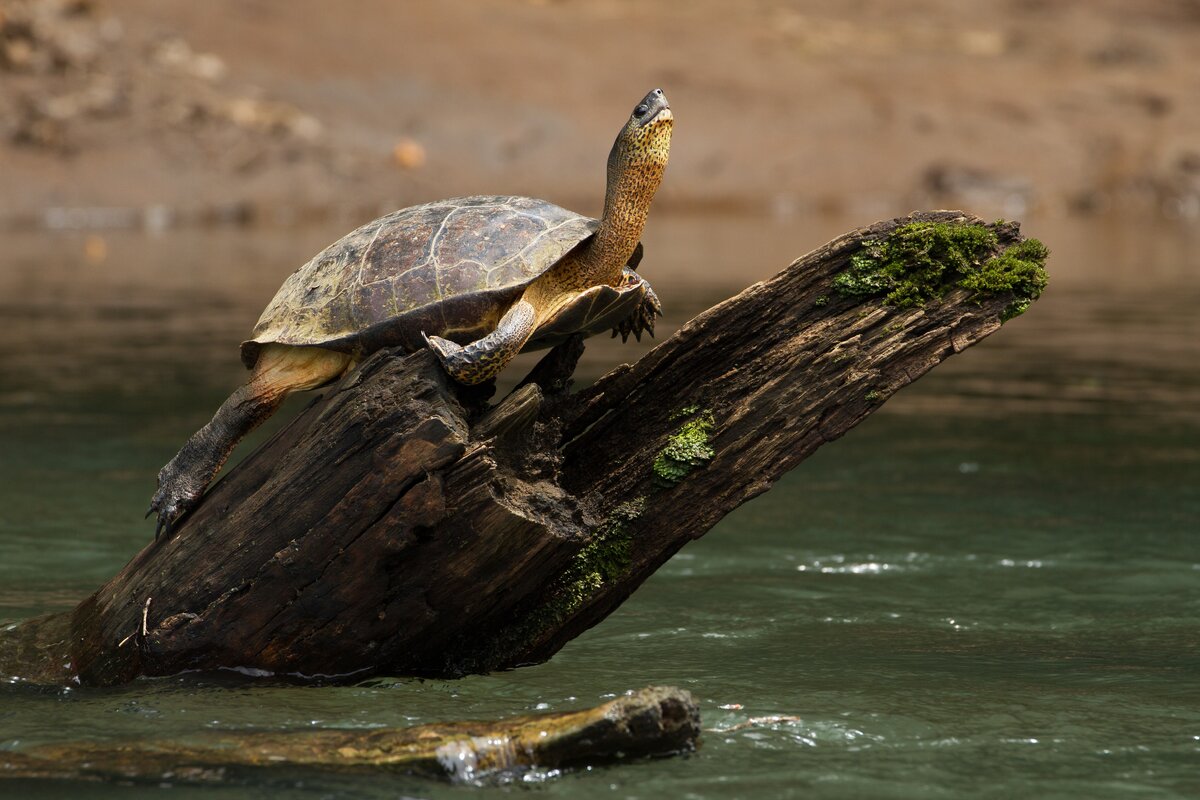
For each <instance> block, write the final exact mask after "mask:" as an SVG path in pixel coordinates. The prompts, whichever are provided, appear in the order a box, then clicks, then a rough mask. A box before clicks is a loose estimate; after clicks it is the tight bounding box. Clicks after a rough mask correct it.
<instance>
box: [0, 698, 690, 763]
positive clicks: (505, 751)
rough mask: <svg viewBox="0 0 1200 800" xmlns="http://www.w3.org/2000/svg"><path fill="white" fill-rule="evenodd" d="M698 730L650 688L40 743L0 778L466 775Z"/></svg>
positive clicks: (616, 752)
mask: <svg viewBox="0 0 1200 800" xmlns="http://www.w3.org/2000/svg"><path fill="white" fill-rule="evenodd" d="M699 735H700V712H699V709H698V708H697V706H696V703H695V701H693V700H692V697H691V695H690V694H688V693H687V692H685V691H683V690H682V689H675V688H671V687H652V688H648V689H642V690H640V691H637V692H633V693H631V694H629V695H626V696H624V697H619V698H617V699H616V700H612V701H610V702H608V703H605V704H603V705H601V706H597V707H596V708H589V709H585V710H583V711H566V712H560V713H552V714H537V715H532V716H524V717H514V718H512V719H506V720H501V721H499V722H448V723H435V724H430V725H416V726H413V727H409V728H375V729H371V730H362V729H354V730H321V731H312V730H305V731H282V732H277V733H245V732H226V733H221V734H215V733H214V734H208V735H199V736H193V737H191V738H190V739H188V741H187V742H171V741H166V742H164V741H128V742H73V743H69V744H54V745H42V746H38V747H29V748H26V749H24V750H21V751H17V752H5V753H0V779H4V778H9V779H30V778H37V779H60V780H61V779H70V780H109V781H112V780H116V781H121V782H125V781H139V782H151V783H155V784H157V783H161V782H163V781H169V782H175V783H214V782H224V781H236V780H238V779H241V778H252V777H253V776H254V775H256V774H261V773H271V772H274V771H278V770H287V771H288V774H289V775H294V773H295V772H296V771H297V770H313V771H321V772H338V773H348V774H353V773H367V774H372V775H377V774H379V773H380V772H393V773H403V774H408V775H419V776H424V777H431V778H448V779H451V780H458V781H464V780H479V779H482V778H487V777H494V776H496V775H497V773H513V772H520V771H522V770H525V769H529V768H539V767H540V768H549V769H557V768H560V767H572V766H592V765H599V764H605V763H611V762H614V761H618V760H623V759H629V758H640V757H646V756H662V755H669V754H672V753H680V752H685V751H688V750H692V749H694V748H695V746H696V741H697V739H698V737H699Z"/></svg>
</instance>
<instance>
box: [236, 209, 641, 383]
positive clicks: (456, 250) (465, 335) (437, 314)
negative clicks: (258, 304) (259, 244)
mask: <svg viewBox="0 0 1200 800" xmlns="http://www.w3.org/2000/svg"><path fill="white" fill-rule="evenodd" d="M598 226H599V222H598V221H597V220H594V219H590V218H588V217H584V216H580V215H579V214H576V213H574V212H573V211H568V210H567V209H565V208H561V207H559V206H556V205H554V204H553V203H548V202H546V201H544V200H536V199H533V198H529V197H511V196H500V195H495V196H477V197H461V198H453V199H450V200H439V201H437V202H434V203H426V204H424V205H419V206H412V207H411V208H405V209H401V210H399V211H394V212H392V213H391V214H388V215H386V216H383V217H380V218H379V219H376V220H374V221H372V222H368V223H367V224H366V225H363V226H362V227H360V228H358V229H357V230H355V231H353V232H351V233H349V234H347V235H346V236H344V237H343V238H341V239H339V240H338V241H336V242H334V243H333V244H332V245H330V246H329V247H327V248H325V249H324V250H322V251H321V252H320V253H318V254H317V255H316V257H314V258H313V259H312V260H311V261H309V262H308V263H307V264H305V265H304V266H302V267H300V268H299V269H298V270H296V271H295V272H293V273H292V274H291V275H290V276H289V277H288V278H287V280H285V281H284V283H283V286H281V287H280V289H279V291H278V292H277V293H276V295H275V297H274V299H273V300H271V302H270V304H268V305H267V308H266V310H265V311H263V313H262V316H261V317H260V318H259V320H258V324H257V325H255V327H254V331H253V333H252V335H251V338H250V339H249V340H247V341H245V342H243V343H242V362H243V363H244V364H245V365H246V366H247V367H248V368H249V367H253V366H254V364H255V363H256V362H257V360H258V354H259V351H260V350H261V348H262V346H263V345H266V344H270V343H279V344H287V345H296V346H315V347H323V348H326V349H329V350H336V351H340V352H346V353H350V354H352V355H355V356H361V355H362V354H364V353H370V352H372V351H374V350H377V349H379V348H381V347H395V346H400V347H403V348H405V349H406V350H409V351H415V350H417V349H419V348H420V347H422V346H423V340H422V333H429V334H436V335H439V336H442V337H444V338H446V339H449V340H451V341H454V342H458V343H460V344H466V343H468V342H471V341H473V340H475V339H478V338H479V337H481V336H483V335H485V334H487V333H488V332H490V331H492V330H493V329H495V327H496V324H497V323H498V322H499V320H500V318H501V316H503V314H504V312H505V311H506V310H507V309H508V308H509V307H510V306H511V305H512V304H513V302H514V301H515V300H516V299H517V298H519V297H520V296H521V294H522V292H524V290H525V288H526V287H527V286H528V285H529V284H530V283H532V282H533V281H534V280H535V279H536V278H538V277H539V276H541V275H543V274H545V273H546V271H547V270H549V269H550V268H552V267H553V266H554V265H555V264H557V263H558V262H559V261H560V260H561V259H562V258H563V257H564V256H565V255H566V254H567V253H569V252H570V251H571V250H572V249H574V248H576V247H578V246H579V245H580V244H581V243H583V242H584V241H585V240H587V239H588V238H589V237H590V236H591V235H592V234H593V233H595V231H596V229H597V227H598ZM641 253H642V248H641V245H640V244H639V245H638V246H637V249H636V250H635V252H634V255H633V257H632V258H631V259H630V262H629V263H630V267H634V266H636V265H637V262H638V261H639V260H640V258H641ZM551 343H552V342H551V341H548V340H547V339H545V337H542V338H538V337H536V336H535V337H534V338H533V339H531V340H530V342H529V343H528V344H527V345H526V347H525V348H524V349H526V350H531V349H537V348H538V347H545V346H548V345H549V344H551Z"/></svg>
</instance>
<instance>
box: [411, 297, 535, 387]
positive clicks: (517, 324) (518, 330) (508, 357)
mask: <svg viewBox="0 0 1200 800" xmlns="http://www.w3.org/2000/svg"><path fill="white" fill-rule="evenodd" d="M536 327H537V312H536V311H535V310H534V308H533V306H532V305H530V303H529V302H528V301H527V300H518V301H517V302H516V304H515V305H513V307H512V308H510V309H509V310H508V313H506V314H505V315H504V316H503V317H501V318H500V324H499V325H497V326H496V330H494V331H492V332H491V333H489V334H488V335H487V336H484V337H483V338H482V339H476V340H475V341H473V342H471V343H470V344H469V345H467V346H466V347H461V346H460V345H457V344H455V343H454V342H451V341H449V340H447V339H443V338H442V337H440V336H425V334H421V335H422V336H423V337H424V338H425V343H426V344H428V345H429V349H430V350H432V351H433V352H434V353H435V354H436V355H437V357H438V360H439V361H441V362H442V366H443V367H444V368H445V369H446V372H448V373H449V374H450V377H451V378H454V380H456V381H458V382H459V383H465V384H467V385H468V386H474V385H475V384H477V383H483V382H484V381H487V380H491V379H492V378H494V377H496V375H498V374H499V373H500V370H502V369H504V367H505V365H506V364H508V362H509V361H512V359H513V356H515V355H516V354H517V353H519V352H521V348H522V347H524V346H525V342H527V341H529V337H530V336H532V335H533V331H534V329H535V328H536Z"/></svg>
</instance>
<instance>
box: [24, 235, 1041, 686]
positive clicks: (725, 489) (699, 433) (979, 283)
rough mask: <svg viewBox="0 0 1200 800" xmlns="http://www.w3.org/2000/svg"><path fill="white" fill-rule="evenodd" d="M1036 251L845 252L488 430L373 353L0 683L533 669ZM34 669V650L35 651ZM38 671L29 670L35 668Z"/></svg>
mask: <svg viewBox="0 0 1200 800" xmlns="http://www.w3.org/2000/svg"><path fill="white" fill-rule="evenodd" d="M1045 255H1046V252H1045V249H1044V248H1043V247H1042V246H1041V245H1040V243H1037V242H1035V241H1034V240H1023V239H1022V238H1021V237H1020V234H1019V231H1018V227H1017V225H1016V224H1015V223H996V224H993V225H985V224H983V223H982V222H981V221H980V220H978V219H976V218H973V217H970V216H967V215H964V214H962V213H960V212H932V213H928V214H918V215H913V216H911V217H908V218H903V219H897V220H891V221H888V222H882V223H878V224H876V225H873V226H870V227H868V228H864V229H860V230H856V231H853V232H851V233H848V234H845V235H843V236H841V237H839V238H838V239H836V240H834V241H832V242H830V243H829V244H827V245H825V246H824V247H821V248H819V249H817V250H815V251H813V252H812V253H809V254H808V255H806V256H804V257H802V258H800V259H798V260H796V261H795V262H794V263H792V264H791V265H790V266H788V267H787V268H785V269H784V270H783V271H782V272H781V273H779V274H778V275H777V276H776V277H774V278H773V279H771V280H769V281H765V282H763V283H759V284H756V285H754V286H751V287H750V288H748V289H746V290H745V291H743V292H742V293H741V294H739V295H738V296H736V297H734V298H732V299H730V300H727V301H725V302H723V303H721V304H719V305H717V306H715V307H714V308H712V309H710V310H708V311H706V312H704V313H703V314H701V315H700V316H698V317H696V318H695V319H693V320H692V321H691V322H689V323H687V324H686V325H684V326H683V327H682V328H681V329H680V330H679V331H678V332H676V333H675V335H673V336H672V337H671V338H670V339H668V340H667V341H665V342H663V343H662V344H661V345H659V346H658V347H657V348H655V349H654V350H653V351H651V352H650V353H648V354H647V355H646V356H644V357H643V358H642V359H641V360H640V361H638V362H637V363H636V364H634V365H632V366H630V365H624V366H622V367H619V368H617V369H616V370H613V371H612V372H611V373H609V374H608V375H606V376H604V377H603V378H601V379H600V380H599V381H598V382H597V383H596V384H594V385H593V386H590V387H588V388H586V389H584V390H583V391H581V392H578V393H576V394H571V393H569V392H568V391H567V387H568V386H569V375H570V372H571V370H572V369H573V367H574V364H575V360H576V359H577V358H578V357H579V354H580V353H581V352H582V346H581V344H580V343H579V342H571V343H568V344H567V345H563V346H560V347H559V348H556V349H555V350H554V351H551V353H550V354H549V355H547V356H546V358H545V359H544V360H543V362H542V363H541V364H540V365H539V366H538V368H536V369H535V371H534V374H533V375H531V377H530V380H529V381H528V382H526V383H525V384H523V385H522V386H521V387H520V388H519V389H518V390H516V391H514V392H513V393H512V394H511V395H509V396H508V397H507V398H505V399H504V400H503V401H501V402H500V403H498V404H497V405H496V406H494V407H490V408H489V407H487V404H486V402H485V401H484V400H483V399H481V398H480V396H479V394H478V392H475V393H474V394H471V395H467V394H464V393H463V392H462V390H461V389H460V388H459V387H457V386H455V385H453V384H452V383H451V382H450V381H448V379H447V378H446V376H445V375H444V373H443V372H442V371H441V370H440V369H439V368H438V366H437V363H436V360H435V359H434V358H433V356H432V354H430V353H429V352H427V351H421V352H417V353H414V354H411V355H407V356H404V355H402V354H399V353H394V352H380V353H376V354H375V355H374V356H372V357H371V358H369V359H367V360H366V361H365V362H364V363H363V364H362V365H361V366H360V367H359V368H358V369H357V370H355V371H354V372H353V373H351V374H350V375H348V376H347V377H346V378H345V379H343V380H342V381H341V382H340V383H339V384H337V385H335V386H333V387H332V388H330V389H328V390H327V391H325V393H324V396H323V397H321V398H320V399H319V400H318V401H316V402H314V403H313V404H312V405H311V406H310V407H309V408H308V409H307V410H305V411H304V412H303V413H301V414H300V415H299V416H298V417H297V418H296V419H295V420H294V421H292V423H291V424H289V425H288V426H287V427H286V428H284V429H283V430H282V431H280V432H279V433H278V434H277V435H276V436H275V437H274V438H273V439H271V440H270V441H268V442H267V443H266V444H264V445H263V446H262V447H260V448H259V449H258V450H257V451H256V452H255V453H254V454H252V455H251V456H250V457H248V458H246V459H245V460H244V461H243V462H242V463H241V464H239V465H238V466H237V468H235V469H233V470H231V471H230V472H229V474H228V475H226V476H225V477H224V478H223V479H222V480H220V481H219V482H218V483H217V484H216V485H215V486H214V487H213V488H212V489H211V490H210V491H209V493H208V495H207V497H206V498H205V499H204V501H203V503H202V504H201V505H200V506H199V507H198V508H197V509H196V511H195V512H194V513H193V514H192V515H191V516H190V517H189V518H187V519H186V520H185V521H184V522H183V524H182V525H180V526H179V528H178V530H177V532H176V533H175V534H174V535H172V536H171V538H169V539H166V540H164V541H161V542H157V543H150V544H147V546H146V547H145V548H144V549H143V550H142V551H141V552H140V553H139V554H138V555H137V556H135V557H134V558H133V560H132V561H130V562H129V563H128V564H127V565H126V566H125V568H124V569H122V570H121V572H120V573H119V574H117V575H116V576H115V577H114V578H113V579H112V580H110V581H109V582H108V583H107V584H105V585H104V586H103V587H102V588H101V589H100V590H99V591H97V592H96V593H95V594H94V595H93V596H92V597H90V598H89V599H88V600H86V601H85V602H83V603H82V604H80V606H79V607H78V608H77V609H76V610H75V611H74V612H73V613H72V614H70V615H67V616H62V617H58V618H52V619H50V620H49V621H43V622H38V621H32V622H30V623H27V624H26V625H25V626H23V628H24V629H23V630H21V629H18V631H15V632H13V634H14V635H15V636H17V637H19V638H20V640H21V641H22V642H25V643H26V644H25V645H24V646H23V647H18V646H16V645H14V644H13V643H12V641H10V642H9V643H8V644H7V645H6V644H5V643H3V642H0V660H3V659H4V657H3V655H2V652H3V651H4V650H5V649H6V648H7V649H8V650H9V651H18V650H19V651H21V652H25V653H27V654H28V653H36V654H37V658H39V659H42V661H41V662H40V663H41V665H42V667H43V669H42V671H41V672H40V673H38V672H37V670H36V669H34V668H32V667H29V665H28V664H26V667H27V670H26V672H24V673H23V672H17V671H14V670H15V669H19V667H16V668H14V667H12V666H8V667H6V671H7V672H8V673H9V674H35V673H36V674H38V675H40V677H41V678H43V679H45V678H46V677H47V676H49V678H50V679H60V680H61V679H77V680H78V681H80V682H82V683H84V684H95V685H108V684H116V683H121V682H124V681H128V680H131V679H133V678H136V677H137V676H139V675H167V674H172V673H176V672H180V671H182V670H195V669H212V668H220V667H249V668H254V669H257V670H265V671H268V672H272V673H288V674H294V675H308V676H323V677H326V678H328V676H342V677H347V678H351V677H353V678H359V677H363V676H366V675H369V674H374V673H387V674H392V675H425V676H457V675H462V674H465V673H472V672H486V671H490V670H495V669H502V668H508V667H514V666H518V665H521V664H527V663H531V662H538V661H542V660H545V659H547V658H549V657H550V656H552V655H553V654H554V653H555V652H557V651H558V650H559V649H560V648H561V647H562V646H563V645H564V644H565V643H566V642H568V641H570V640H571V639H572V638H573V637H575V636H578V635H579V634H580V633H582V632H583V631H584V630H586V629H587V628H589V627H591V626H592V625H594V624H596V623H597V622H599V621H600V620H602V619H603V618H604V617H605V616H606V615H608V614H609V613H610V612H612V611H613V610H614V609H615V608H616V607H617V606H618V605H619V604H620V603H621V602H622V601H623V600H625V598H627V597H628V596H629V595H630V593H631V592H633V590H634V589H636V588H637V586H639V585H640V584H641V583H642V582H643V581H644V580H645V579H646V578H647V577H649V576H650V575H651V574H652V573H653V572H654V571H655V570H656V569H657V568H658V567H659V566H661V565H662V564H663V563H664V562H665V561H666V560H667V559H668V558H670V557H671V555H673V554H674V553H675V552H676V551H677V550H679V548H681V547H682V546H683V545H684V544H686V543H687V542H688V541H690V540H692V539H695V538H697V537H699V536H701V535H703V534H704V533H705V532H706V531H707V530H709V529H710V528H711V527H712V526H713V525H714V524H715V523H716V522H717V521H718V520H719V519H721V517H723V516H724V515H725V514H727V513H729V512H730V511H731V510H733V509H734V508H735V507H737V506H738V505H740V504H741V503H744V502H745V501H746V500H749V499H750V498H752V497H754V496H756V495H758V494H761V493H762V492H764V491H766V490H767V489H769V488H770V487H771V485H772V484H773V483H774V482H775V481H776V480H778V479H779V477H780V476H781V475H783V474H784V473H785V472H786V471H788V470H789V469H791V468H793V467H795V466H796V465H797V464H799V463H800V462H801V461H802V460H803V459H804V458H806V457H807V456H809V455H810V454H811V453H812V452H813V451H815V450H816V449H817V448H818V447H820V446H821V445H822V444H824V443H825V442H829V441H832V440H834V439H836V438H838V437H839V436H841V435H842V434H844V433H845V432H846V431H847V430H849V429H850V428H852V427H853V426H854V425H855V424H857V423H858V422H860V421H861V420H862V419H864V418H865V417H866V416H867V415H869V414H870V413H872V412H873V411H875V410H876V409H878V408H879V407H880V406H881V404H882V403H883V402H884V401H885V400H886V399H887V398H888V397H890V396H891V395H892V394H893V393H894V392H896V391H897V390H898V389H900V388H901V387H903V386H905V385H907V384H908V383H910V382H912V381H913V380H915V379H916V378H918V377H920V376H921V375H923V374H924V373H925V372H927V371H928V370H929V369H931V368H932V367H933V366H935V365H936V364H938V363H939V362H940V361H942V360H943V359H945V358H947V357H949V356H951V355H953V354H955V353H958V352H961V351H962V350H963V349H964V348H966V347H968V346H970V345H972V344H974V343H975V342H977V341H979V340H980V339H982V338H984V337H985V336H987V335H988V334H990V333H992V332H993V331H995V330H996V329H998V328H999V327H1000V325H1001V323H1002V321H1003V320H1005V319H1007V318H1009V317H1011V316H1014V315H1015V314H1017V313H1020V312H1021V311H1023V310H1024V309H1025V308H1026V307H1027V306H1028V305H1029V303H1030V302H1031V301H1032V300H1033V299H1035V298H1036V297H1037V295H1038V294H1039V293H1040V291H1041V289H1042V287H1043V286H1044V285H1045V272H1044V270H1043V269H1042V262H1043V261H1044V259H1045ZM35 644H36V645H37V646H36V647H35V646H34V645H35ZM39 648H40V649H39Z"/></svg>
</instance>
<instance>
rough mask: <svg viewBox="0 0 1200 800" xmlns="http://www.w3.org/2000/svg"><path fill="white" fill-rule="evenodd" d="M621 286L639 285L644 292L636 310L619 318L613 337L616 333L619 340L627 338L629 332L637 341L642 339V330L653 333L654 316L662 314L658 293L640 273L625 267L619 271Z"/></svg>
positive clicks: (624, 340)
mask: <svg viewBox="0 0 1200 800" xmlns="http://www.w3.org/2000/svg"><path fill="white" fill-rule="evenodd" d="M621 279H622V284H621V285H622V287H627V286H628V287H635V286H638V285H641V287H642V288H643V289H644V290H645V292H646V294H645V296H644V297H643V298H642V302H641V304H640V305H639V306H638V307H637V310H636V311H635V312H634V313H633V314H631V315H629V317H628V318H626V319H623V320H621V322H620V324H618V325H617V327H615V328H613V332H612V335H613V337H614V338H615V337H616V336H617V334H620V335H621V341H622V342H626V341H628V340H629V334H631V333H632V334H633V335H634V338H636V339H637V340H638V341H639V342H640V341H641V340H642V331H647V332H648V333H649V334H650V335H651V336H653V335H654V320H655V318H656V317H661V316H662V302H661V301H659V299H658V295H657V294H655V293H654V289H653V288H652V287H651V286H650V284H649V282H647V281H646V279H645V278H643V277H642V276H641V275H638V274H637V273H636V272H634V271H633V270H631V269H629V267H626V268H625V269H624V270H622V273H621Z"/></svg>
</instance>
